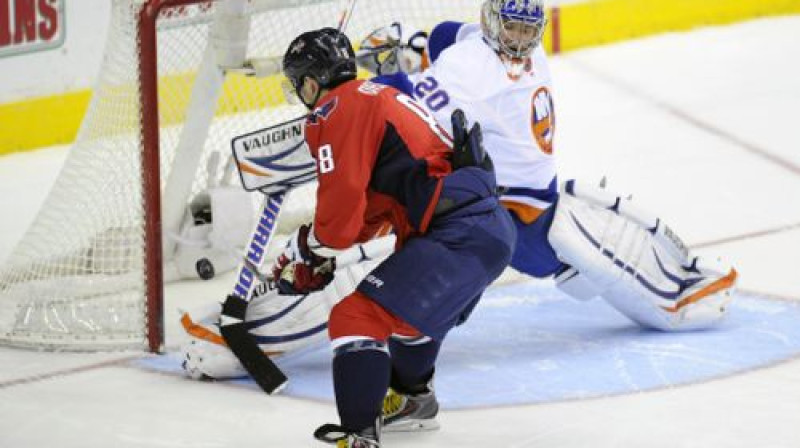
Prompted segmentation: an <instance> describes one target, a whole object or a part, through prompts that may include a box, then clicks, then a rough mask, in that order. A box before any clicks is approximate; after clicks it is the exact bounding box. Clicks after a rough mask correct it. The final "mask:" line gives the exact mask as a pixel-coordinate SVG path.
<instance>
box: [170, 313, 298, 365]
mask: <svg viewBox="0 0 800 448" xmlns="http://www.w3.org/2000/svg"><path fill="white" fill-rule="evenodd" d="M181 325H183V329H184V330H186V332H187V333H189V334H190V335H191V336H194V337H195V338H197V339H201V340H203V341H208V342H211V343H212V344H217V345H222V346H225V347H227V346H228V344H226V343H225V339H223V338H222V336H220V335H218V334H217V333H214V332H213V331H211V330H209V329H208V328H206V327H204V326H202V325H200V324H197V323H195V322H194V321H192V318H191V317H189V314H188V313H183V316H181ZM264 354H265V355H267V356H275V355H280V354H283V352H268V351H264Z"/></svg>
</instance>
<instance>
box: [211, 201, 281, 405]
mask: <svg viewBox="0 0 800 448" xmlns="http://www.w3.org/2000/svg"><path fill="white" fill-rule="evenodd" d="M285 195H286V194H285V193H277V194H272V195H269V196H266V197H265V198H264V203H263V205H262V207H261V213H260V214H259V220H258V224H257V225H256V230H255V231H254V232H253V236H252V237H251V238H250V243H249V244H248V246H247V255H246V256H245V258H246V259H247V260H248V263H242V266H241V267H240V268H239V273H238V275H237V277H236V285H235V286H234V289H233V293H232V294H229V295H228V297H227V298H226V299H225V302H224V303H223V304H222V314H221V315H220V322H219V329H220V333H221V334H222V337H223V339H225V343H227V344H228V347H229V348H230V349H231V351H232V352H233V354H234V355H236V357H237V358H238V359H239V362H241V363H242V366H244V368H245V370H247V373H249V374H250V376H252V377H253V380H255V382H256V383H257V384H258V385H259V387H261V389H263V390H264V392H266V393H268V394H273V393H275V392H278V391H280V390H281V389H282V388H283V387H284V386H285V385H286V382H287V381H288V378H287V377H286V375H285V374H284V373H283V372H282V371H281V369H280V368H278V366H276V365H275V363H274V362H272V360H271V359H269V357H268V356H266V355H265V354H264V353H263V352H262V351H261V349H260V348H259V346H258V343H257V342H256V341H255V339H253V337H252V336H251V335H250V332H249V331H248V330H247V326H246V324H245V313H246V311H247V305H248V303H249V302H250V300H251V298H252V291H253V288H254V287H255V283H256V272H258V270H257V267H258V266H259V265H261V264H262V263H263V262H264V256H265V254H266V250H267V246H268V245H269V242H270V240H271V239H272V234H273V231H274V229H275V225H276V224H277V220H278V216H279V215H280V211H281V205H282V204H283V200H284V198H285ZM254 268H255V269H254Z"/></svg>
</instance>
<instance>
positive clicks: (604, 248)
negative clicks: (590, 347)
mask: <svg viewBox="0 0 800 448" xmlns="http://www.w3.org/2000/svg"><path fill="white" fill-rule="evenodd" d="M548 239H549V241H550V243H551V245H552V246H553V249H554V250H555V251H556V253H557V254H558V257H559V259H561V261H563V262H564V263H566V264H567V265H568V266H566V267H565V268H564V269H562V270H561V271H560V272H559V273H558V274H557V275H556V284H557V286H558V288H559V289H561V290H562V291H564V292H566V293H567V294H569V295H570V296H572V297H574V298H577V299H580V300H588V299H590V298H592V297H595V296H601V297H603V299H605V300H606V301H607V302H608V303H609V304H611V305H612V306H613V307H614V308H615V309H617V311H619V312H621V313H622V314H624V315H625V316H627V317H628V318H630V319H632V320H633V321H635V322H637V323H638V324H640V325H642V326H644V327H648V328H655V329H659V330H665V331H676V330H694V329H701V328H708V327H711V326H714V325H716V324H717V323H719V322H720V321H721V320H722V319H723V318H724V317H725V315H726V311H727V306H728V304H729V303H730V300H731V292H732V290H733V288H734V285H735V283H736V277H737V273H736V270H735V269H733V268H732V267H731V266H730V265H728V264H727V263H725V262H723V261H722V260H720V259H710V258H705V257H698V256H693V255H692V254H690V252H689V251H688V249H687V248H686V246H685V245H684V244H683V242H682V241H681V240H680V238H678V236H677V235H676V234H675V233H674V232H672V230H671V229H670V228H669V227H667V226H666V225H664V223H663V222H662V221H661V220H660V219H659V218H657V217H655V216H651V215H650V214H648V213H647V212H645V211H643V210H641V209H639V208H637V207H636V206H635V204H634V203H633V202H632V201H631V200H630V199H624V198H621V197H619V196H615V195H612V194H610V193H608V192H606V191H604V190H601V189H598V188H594V187H590V186H587V185H583V184H578V183H576V182H575V181H572V180H571V181H568V182H566V183H564V184H563V185H562V186H561V191H560V195H559V199H558V203H557V204H556V210H555V216H554V218H553V223H552V226H551V228H550V232H549V234H548Z"/></svg>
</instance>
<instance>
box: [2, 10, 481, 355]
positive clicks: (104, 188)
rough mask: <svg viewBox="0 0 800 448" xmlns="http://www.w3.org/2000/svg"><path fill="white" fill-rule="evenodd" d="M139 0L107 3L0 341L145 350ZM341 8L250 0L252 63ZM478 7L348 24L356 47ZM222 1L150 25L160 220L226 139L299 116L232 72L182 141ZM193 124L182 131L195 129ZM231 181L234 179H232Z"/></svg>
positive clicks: (5, 300)
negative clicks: (79, 116) (78, 116)
mask: <svg viewBox="0 0 800 448" xmlns="http://www.w3.org/2000/svg"><path fill="white" fill-rule="evenodd" d="M227 1H236V0H227ZM144 3H146V1H145V0H114V2H113V8H112V11H113V14H112V19H111V20H112V24H111V27H110V32H109V38H108V39H109V40H108V42H107V45H106V51H105V56H104V59H103V66H102V69H101V74H100V78H99V80H98V82H97V85H96V86H95V89H94V96H93V99H92V102H91V106H90V108H89V111H88V113H87V115H86V118H85V120H84V123H83V125H82V128H81V131H80V133H79V137H78V140H77V141H76V143H75V145H74V146H73V148H72V149H71V150H70V151H71V152H70V155H69V157H68V159H67V161H66V162H65V165H64V167H63V169H62V171H61V174H60V175H59V178H58V179H57V181H56V183H55V185H54V187H53V190H52V191H51V193H50V195H49V197H48V198H47V200H46V202H45V204H44V206H43V207H42V209H41V211H40V212H39V215H38V216H37V218H36V220H35V222H34V224H33V225H32V226H31V228H30V229H29V230H28V232H27V234H26V235H25V237H24V238H23V240H22V242H21V243H20V244H19V245H18V247H17V248H16V250H15V251H14V252H13V254H12V256H11V257H10V258H9V261H8V263H7V264H6V265H5V266H4V267H3V269H2V271H0V343H6V344H13V345H21V346H36V347H45V348H59V349H97V348H127V347H144V346H145V331H146V330H145V329H146V323H147V319H148V316H147V315H146V309H147V308H146V306H145V303H146V298H145V284H146V282H147V281H148V278H149V277H148V274H147V272H146V270H145V268H144V263H143V257H144V247H145V244H160V242H150V241H148V242H145V238H144V230H143V229H144V213H145V211H144V205H143V204H144V202H143V189H142V173H141V160H140V157H141V156H140V155H141V151H142V142H141V129H140V123H141V119H140V116H141V114H142V113H143V114H152V113H154V112H153V111H150V110H142V107H141V106H140V84H139V79H138V78H139V75H138V73H139V72H138V69H137V68H138V67H139V66H140V57H139V52H138V48H139V46H138V42H139V32H138V28H137V18H138V16H139V12H140V10H141V8H142V6H143V4H144ZM161 3H169V2H168V1H166V2H165V1H163V0H162V2H161ZM346 3H348V2H346V1H330V0H328V1H325V0H317V1H314V0H293V1H276V0H249V1H248V2H247V10H248V11H249V12H250V13H251V14H249V17H250V20H251V24H250V33H249V40H248V42H247V55H248V57H274V56H280V55H282V54H283V52H284V50H285V48H286V46H287V45H288V43H289V42H290V41H291V40H292V39H293V38H294V37H295V36H296V35H297V34H299V33H300V32H302V31H305V30H309V29H313V28H319V27H322V26H336V24H337V22H338V20H339V17H340V15H341V14H342V11H343V10H344V8H345V6H346ZM479 6H480V1H479V0H416V1H398V0H393V1H392V0H361V1H359V2H357V4H356V6H355V9H354V12H353V16H352V18H351V20H350V22H349V25H348V28H347V30H346V31H347V34H348V35H349V36H350V37H351V40H352V41H353V42H354V43H357V42H359V41H360V40H361V39H362V38H363V37H364V36H366V35H367V34H368V33H369V32H371V31H372V30H373V29H375V28H377V27H380V26H384V25H386V24H389V23H391V22H392V21H401V22H404V23H409V24H413V25H414V26H416V27H419V28H422V29H430V28H431V27H432V26H433V25H435V24H436V23H438V22H440V21H442V20H476V18H477V14H478V11H479ZM218 9H219V7H218V6H217V3H216V2H214V1H204V2H200V1H198V2H197V4H196V5H188V6H180V7H167V8H165V9H163V10H162V11H161V13H160V20H159V21H158V22H157V24H158V30H159V31H158V40H157V42H158V52H157V53H158V96H159V98H158V104H159V120H160V126H159V141H160V146H161V148H160V153H161V159H160V166H161V180H162V203H163V206H164V208H165V210H164V213H165V215H166V214H168V212H169V208H170V207H172V208H175V207H178V208H179V209H183V208H185V207H186V204H188V202H189V200H190V199H191V197H192V195H193V194H196V193H197V192H199V191H201V190H202V189H203V188H204V187H205V185H206V182H207V179H206V177H207V174H206V168H205V165H206V164H205V162H206V160H207V159H208V158H209V156H210V154H211V153H212V152H214V151H218V152H220V153H221V155H222V156H223V160H227V158H228V157H229V155H230V141H231V139H232V138H233V137H236V136H237V135H241V134H244V133H247V132H251V131H254V130H256V129H260V128H263V127H266V126H269V125H271V124H275V123H278V122H279V121H284V120H287V119H289V118H293V117H296V116H298V115H299V114H300V113H302V112H303V111H302V109H300V108H298V106H293V107H290V106H287V105H286V104H285V103H284V101H283V95H282V93H281V89H280V88H279V79H278V77H277V76H273V77H268V78H262V79H255V78H246V77H244V76H241V75H236V74H231V75H228V76H227V77H226V78H225V82H224V84H223V86H222V91H221V92H220V93H219V95H218V96H213V95H211V99H212V100H211V101H212V103H211V104H212V106H208V107H212V108H215V110H216V113H215V116H214V119H213V120H212V121H211V123H210V125H208V126H206V127H205V129H208V136H207V138H199V139H197V140H198V141H197V142H196V143H191V142H192V140H191V138H193V137H192V135H188V136H187V135H183V132H182V131H183V130H184V127H187V125H186V120H187V117H190V118H189V120H190V121H192V122H196V121H197V120H195V119H194V118H193V116H192V112H193V111H192V110H190V108H188V104H189V101H190V98H191V96H192V89H193V86H194V84H195V80H196V79H197V78H198V70H199V69H198V67H199V66H200V65H201V62H202V61H203V59H204V54H206V47H207V44H208V40H209V39H208V35H209V29H211V28H212V25H211V23H212V21H213V20H214V17H215V13H216V11H217V10H218ZM201 90H202V89H201ZM214 103H215V104H216V105H215V106H214V105H213V104H214ZM201 122H202V121H201ZM190 129H191V130H192V132H187V134H196V133H195V132H194V130H193V128H190ZM181 139H184V140H185V141H184V143H183V145H184V146H185V145H187V143H186V142H187V141H188V142H190V143H189V144H188V146H190V147H191V148H190V149H191V151H192V152H195V151H196V152H195V154H199V162H198V163H197V164H195V165H194V166H189V167H187V166H184V165H181V166H173V165H174V164H173V160H175V159H176V157H175V153H176V148H178V147H179V145H180V141H181ZM223 165H224V164H223ZM187 171H189V172H188V174H190V176H189V179H190V182H191V188H190V189H189V188H187V189H186V191H189V192H190V193H189V194H188V195H186V194H179V195H177V196H178V197H175V196H176V195H175V194H173V193H174V191H177V190H174V189H172V187H170V188H169V191H166V192H163V190H164V187H165V185H167V179H169V177H170V175H171V174H173V173H178V174H180V173H184V174H185V173H186V172H187ZM192 173H194V175H193V176H191V174H192ZM220 174H221V173H220ZM233 181H236V182H238V179H237V178H236V176H234V177H233ZM170 185H171V184H170ZM312 198H313V193H306V194H301V195H295V198H293V199H292V200H291V201H290V204H289V205H288V206H287V207H289V208H290V209H293V210H294V209H297V210H301V211H302V210H309V209H311V207H313V205H312V204H311V201H312V200H313V199H312ZM292 214H293V213H292ZM167 224H168V223H165V225H167ZM167 231H168V229H165V233H166V232H167ZM169 255H170V254H169V253H165V257H169ZM149 318H151V319H160V318H161V317H160V316H151V317H149Z"/></svg>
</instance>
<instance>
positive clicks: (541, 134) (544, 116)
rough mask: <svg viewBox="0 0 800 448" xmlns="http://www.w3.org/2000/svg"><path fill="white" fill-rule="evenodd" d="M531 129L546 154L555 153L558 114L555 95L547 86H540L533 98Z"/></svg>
mask: <svg viewBox="0 0 800 448" xmlns="http://www.w3.org/2000/svg"><path fill="white" fill-rule="evenodd" d="M531 103H532V104H531V107H532V108H533V110H532V113H531V131H532V132H533V136H534V138H536V143H537V144H538V145H539V148H540V149H541V150H542V152H543V153H545V154H552V153H553V136H554V135H555V130H556V116H555V111H554V109H553V97H552V96H551V95H550V91H549V90H547V87H540V88H539V89H537V90H536V93H534V94H533V98H532V99H531Z"/></svg>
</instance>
